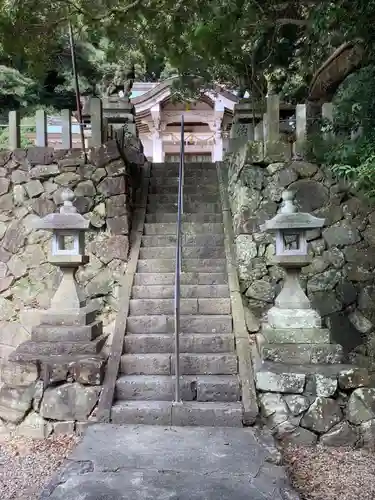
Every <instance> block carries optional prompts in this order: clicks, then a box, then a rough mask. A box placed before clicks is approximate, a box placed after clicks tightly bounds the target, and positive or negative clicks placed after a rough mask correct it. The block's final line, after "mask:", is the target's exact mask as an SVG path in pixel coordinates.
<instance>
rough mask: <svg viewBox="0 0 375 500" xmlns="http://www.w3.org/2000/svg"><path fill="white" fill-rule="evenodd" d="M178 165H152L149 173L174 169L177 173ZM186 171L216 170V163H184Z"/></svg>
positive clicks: (176, 163)
mask: <svg viewBox="0 0 375 500" xmlns="http://www.w3.org/2000/svg"><path fill="white" fill-rule="evenodd" d="M179 166H180V164H179V162H173V163H169V162H168V163H154V164H153V165H152V168H151V172H159V175H160V172H163V171H165V170H168V169H176V171H178V168H179ZM184 168H185V171H186V170H216V163H213V162H207V161H205V162H185V165H184Z"/></svg>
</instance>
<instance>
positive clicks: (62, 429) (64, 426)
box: [53, 420, 74, 436]
mask: <svg viewBox="0 0 375 500" xmlns="http://www.w3.org/2000/svg"><path fill="white" fill-rule="evenodd" d="M53 433H54V434H55V435H57V436H61V435H71V434H74V420H68V421H67V422H54V423H53Z"/></svg>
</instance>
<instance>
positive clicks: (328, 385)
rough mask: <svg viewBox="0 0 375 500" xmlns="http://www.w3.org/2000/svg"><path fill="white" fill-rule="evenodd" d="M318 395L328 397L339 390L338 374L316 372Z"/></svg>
mask: <svg viewBox="0 0 375 500" xmlns="http://www.w3.org/2000/svg"><path fill="white" fill-rule="evenodd" d="M315 388H316V395H317V396H322V397H325V398H328V397H330V396H333V395H334V394H335V392H336V391H337V376H336V375H332V376H327V375H322V374H320V373H316V374H315Z"/></svg>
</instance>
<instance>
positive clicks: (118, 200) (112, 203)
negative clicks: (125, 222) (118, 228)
mask: <svg viewBox="0 0 375 500" xmlns="http://www.w3.org/2000/svg"><path fill="white" fill-rule="evenodd" d="M105 204H106V212H107V217H118V216H121V215H125V214H126V213H127V195H126V194H120V195H118V196H111V197H110V198H108V199H107V200H106V202H105Z"/></svg>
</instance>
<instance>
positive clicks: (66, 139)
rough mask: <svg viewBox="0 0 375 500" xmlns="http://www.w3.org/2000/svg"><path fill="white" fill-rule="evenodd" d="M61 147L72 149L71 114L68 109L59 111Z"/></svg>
mask: <svg viewBox="0 0 375 500" xmlns="http://www.w3.org/2000/svg"><path fill="white" fill-rule="evenodd" d="M61 145H62V147H63V149H71V147H72V113H71V111H70V109H63V110H62V111H61Z"/></svg>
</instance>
